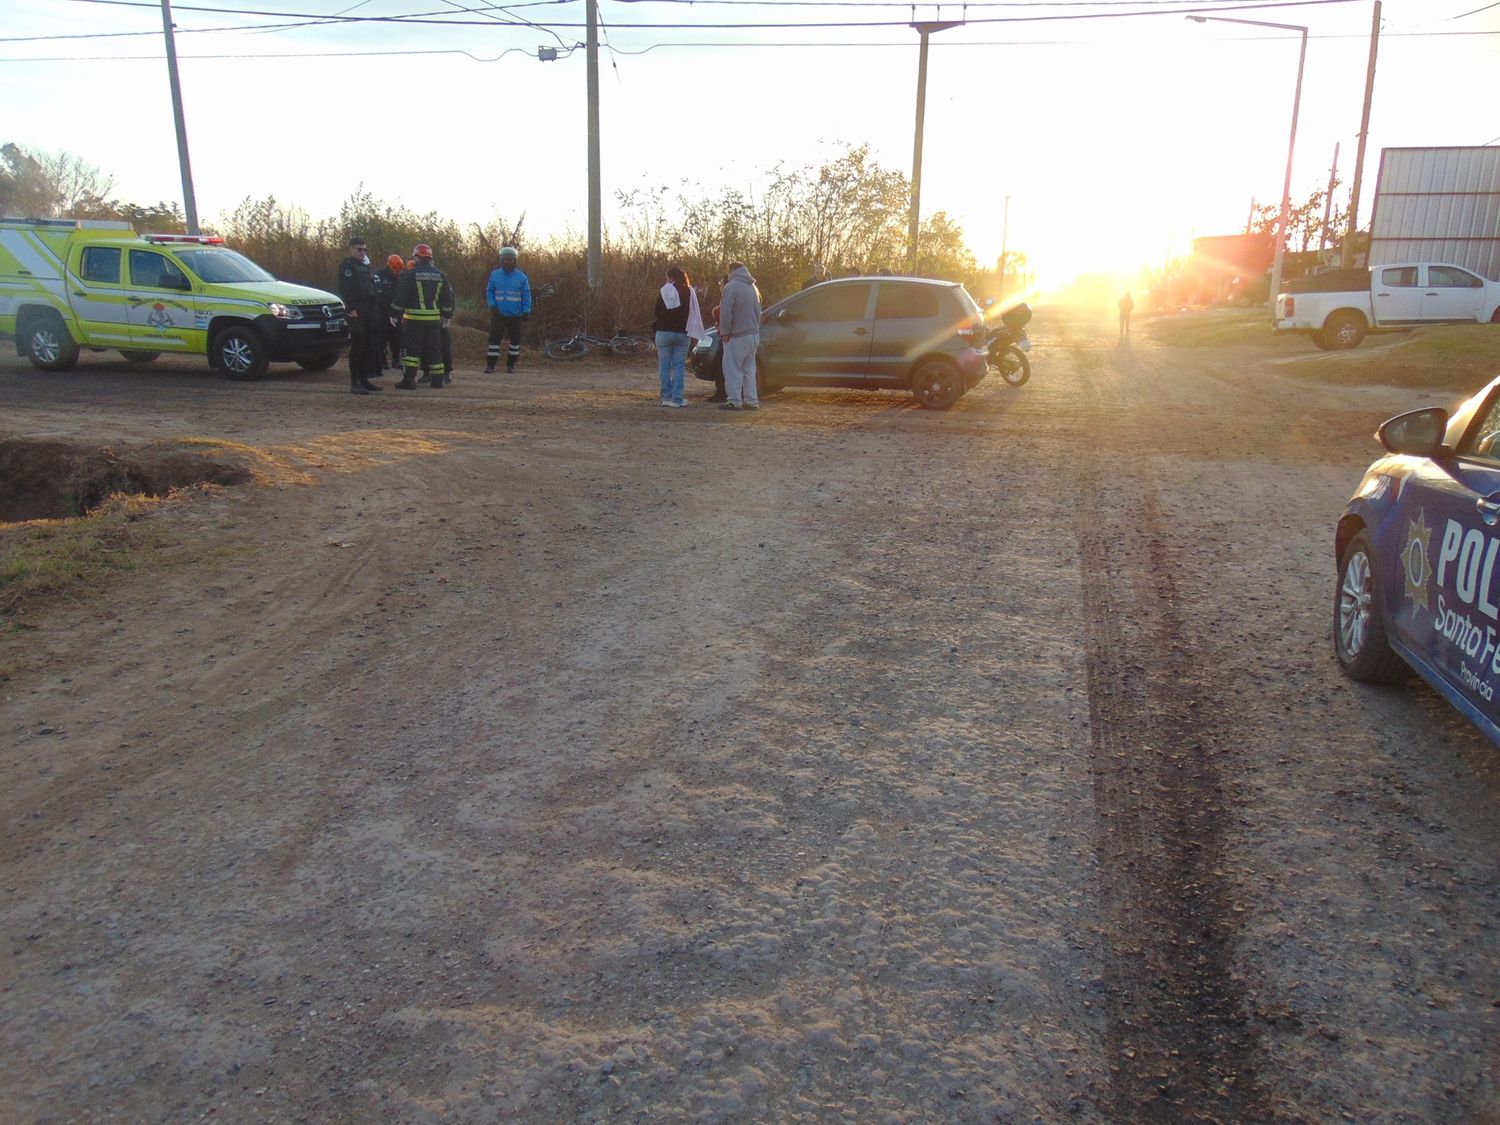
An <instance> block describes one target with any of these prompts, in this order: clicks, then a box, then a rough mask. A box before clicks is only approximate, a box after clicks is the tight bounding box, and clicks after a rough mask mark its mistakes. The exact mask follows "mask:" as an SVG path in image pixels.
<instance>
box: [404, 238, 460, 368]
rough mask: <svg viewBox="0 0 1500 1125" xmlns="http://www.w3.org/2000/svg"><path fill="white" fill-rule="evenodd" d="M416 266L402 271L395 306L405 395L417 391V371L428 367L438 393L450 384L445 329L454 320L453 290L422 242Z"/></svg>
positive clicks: (415, 251)
mask: <svg viewBox="0 0 1500 1125" xmlns="http://www.w3.org/2000/svg"><path fill="white" fill-rule="evenodd" d="M411 256H412V259H413V262H414V264H413V265H412V266H411V268H409V269H407V270H404V271H402V274H401V281H400V284H399V285H397V286H396V299H395V300H394V301H392V302H391V314H392V320H393V322H394V321H396V320H399V321H400V323H401V382H399V383H397V384H396V386H397V387H398V388H399V389H401V390H403V391H414V390H416V389H417V369H418V368H419V367H424V366H425V367H426V368H427V370H428V371H429V373H430V374H431V376H432V386H433V387H434V389H436V388H438V387H442V386H443V385H444V384H445V383H447V381H448V368H447V365H446V364H445V363H444V362H443V344H442V341H443V329H445V328H447V327H448V322H449V321H450V320H452V319H453V308H454V296H453V286H452V284H451V283H450V282H449V281H448V276H447V275H446V274H445V273H443V271H442V270H440V269H438V268H437V266H435V265H433V264H432V247H431V246H429V245H427V243H425V242H419V243H418V244H417V245H416V246H415V247H414V248H413V250H412V252H411Z"/></svg>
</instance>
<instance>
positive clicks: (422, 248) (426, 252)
mask: <svg viewBox="0 0 1500 1125" xmlns="http://www.w3.org/2000/svg"><path fill="white" fill-rule="evenodd" d="M411 256H412V257H413V258H430V257H432V247H431V246H428V245H427V243H425V242H419V243H417V244H416V246H415V247H413V248H412V252H411Z"/></svg>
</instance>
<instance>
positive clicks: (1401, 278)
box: [1380, 266, 1417, 289]
mask: <svg viewBox="0 0 1500 1125" xmlns="http://www.w3.org/2000/svg"><path fill="white" fill-rule="evenodd" d="M1380 284H1382V285H1390V286H1393V287H1394V288H1396V289H1415V288H1416V287H1417V267H1416V266H1393V267H1392V268H1391V269H1386V270H1381V271H1380Z"/></svg>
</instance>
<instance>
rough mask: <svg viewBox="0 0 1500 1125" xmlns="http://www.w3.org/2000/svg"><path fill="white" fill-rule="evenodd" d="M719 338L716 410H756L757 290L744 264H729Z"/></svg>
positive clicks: (720, 306) (720, 314)
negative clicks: (720, 383) (720, 389)
mask: <svg viewBox="0 0 1500 1125" xmlns="http://www.w3.org/2000/svg"><path fill="white" fill-rule="evenodd" d="M719 338H720V339H721V340H723V341H724V393H725V395H726V396H727V397H728V401H727V402H725V403H723V404H722V405H720V407H719V409H720V410H741V409H744V410H759V409H760V395H759V394H758V393H757V391H756V387H755V349H756V348H758V347H759V346H760V290H759V289H757V288H756V287H755V278H753V277H752V276H750V270H749V269H748V268H746V266H745V263H744V262H730V263H729V282H728V283H727V284H726V285H725V286H724V296H723V299H722V300H721V301H720V304H719Z"/></svg>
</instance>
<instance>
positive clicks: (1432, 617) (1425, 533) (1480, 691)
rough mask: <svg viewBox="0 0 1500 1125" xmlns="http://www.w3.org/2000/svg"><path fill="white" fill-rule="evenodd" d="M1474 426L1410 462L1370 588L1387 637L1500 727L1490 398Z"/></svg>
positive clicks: (1498, 432) (1499, 453)
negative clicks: (1435, 452) (1442, 451)
mask: <svg viewBox="0 0 1500 1125" xmlns="http://www.w3.org/2000/svg"><path fill="white" fill-rule="evenodd" d="M1474 417H1475V420H1474V422H1473V423H1471V424H1470V426H1469V427H1468V430H1467V432H1466V433H1465V435H1464V436H1463V438H1462V439H1461V440H1460V441H1459V443H1458V447H1457V452H1456V456H1453V457H1446V458H1442V459H1434V460H1428V459H1425V458H1424V459H1420V460H1418V459H1415V458H1413V459H1412V460H1413V461H1414V462H1415V466H1416V467H1415V468H1414V471H1413V472H1412V473H1411V475H1410V476H1408V477H1406V478H1405V479H1404V480H1403V481H1402V482H1401V483H1400V485H1399V487H1400V489H1401V493H1400V499H1399V503H1398V506H1397V514H1398V516H1399V518H1398V519H1396V520H1394V521H1392V525H1391V526H1390V528H1389V529H1388V531H1387V534H1388V536H1389V537H1390V541H1389V542H1388V543H1386V544H1384V546H1383V549H1382V550H1381V551H1380V557H1381V558H1382V559H1383V560H1387V561H1386V562H1384V563H1383V564H1382V567H1381V569H1382V570H1383V571H1385V573H1384V574H1383V575H1381V576H1379V580H1380V582H1381V594H1382V601H1383V603H1384V605H1385V609H1386V616H1387V619H1388V620H1389V621H1390V623H1391V627H1392V630H1393V632H1394V634H1395V636H1396V638H1397V639H1398V640H1399V641H1400V642H1401V643H1402V644H1403V645H1405V646H1406V647H1407V648H1409V649H1410V650H1411V651H1412V652H1413V653H1414V654H1415V655H1416V656H1417V657H1418V658H1419V659H1421V660H1423V661H1425V662H1427V664H1428V665H1429V667H1430V670H1431V671H1432V672H1433V673H1434V674H1435V675H1437V676H1438V677H1440V678H1441V679H1442V680H1443V682H1444V683H1445V684H1446V685H1447V686H1448V687H1449V688H1450V689H1451V690H1452V691H1453V692H1455V693H1456V694H1457V695H1459V696H1460V697H1462V698H1463V699H1465V700H1466V701H1467V702H1469V703H1470V704H1472V705H1473V706H1475V707H1476V708H1478V709H1480V710H1481V711H1483V712H1484V713H1485V714H1487V715H1489V716H1490V717H1491V718H1500V709H1497V708H1496V705H1495V694H1496V692H1495V688H1496V686H1497V685H1500V391H1492V392H1491V395H1490V401H1489V402H1488V403H1487V404H1485V405H1482V406H1481V407H1480V409H1479V410H1478V411H1476V413H1475V416H1474Z"/></svg>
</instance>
